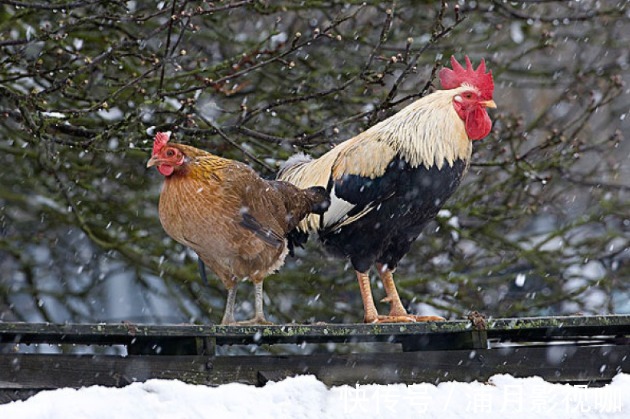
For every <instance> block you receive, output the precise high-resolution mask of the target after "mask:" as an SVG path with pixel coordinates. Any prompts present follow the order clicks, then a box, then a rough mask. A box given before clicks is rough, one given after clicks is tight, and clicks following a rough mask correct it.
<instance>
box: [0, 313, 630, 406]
mask: <svg viewBox="0 0 630 419" xmlns="http://www.w3.org/2000/svg"><path fill="white" fill-rule="evenodd" d="M619 372H626V373H628V372H630V316H629V315H617V316H588V317H586V316H585V317H582V316H572V317H540V318H520V319H489V320H487V321H486V320H484V319H483V318H481V317H472V318H471V320H470V321H449V322H442V323H412V324H352V325H348V324H322V325H319V324H318V325H293V324H290V325H274V326H247V327H240V326H196V325H168V326H166V325H164V326H162V325H161V326H153V325H138V324H129V323H125V324H31V323H2V322H0V402H1V401H4V402H6V401H8V400H13V399H18V398H24V397H27V396H28V395H30V394H33V393H34V392H36V391H40V390H42V389H54V388H60V387H82V386H89V385H105V386H124V385H126V384H129V383H132V382H135V381H145V380H148V379H151V378H163V379H179V380H182V381H185V382H189V383H196V384H207V385H219V384H224V383H229V382H241V383H249V384H253V385H263V384H265V383H266V382H267V381H270V380H273V381H276V380H280V379H282V378H284V377H287V376H292V375H296V374H313V375H315V376H317V378H319V379H320V380H321V381H323V382H324V383H326V384H328V385H340V384H350V385H354V384H358V383H361V384H364V383H417V382H431V383H438V382H442V381H453V380H456V381H467V382H469V381H474V380H478V381H483V380H486V379H488V378H489V377H490V376H492V375H494V374H500V373H507V374H512V375H514V376H517V377H525V376H533V375H536V376H540V377H542V378H544V379H545V380H547V381H551V382H566V383H581V384H590V385H598V384H602V383H606V382H608V381H609V380H610V379H611V378H612V377H614V376H615V375H616V374H618V373H619Z"/></svg>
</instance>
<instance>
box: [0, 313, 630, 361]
mask: <svg viewBox="0 0 630 419" xmlns="http://www.w3.org/2000/svg"><path fill="white" fill-rule="evenodd" d="M471 332H474V333H477V334H476V335H469V336H468V335H467V334H469V333H471ZM483 332H485V334H484V333H483ZM449 334H454V335H453V336H456V335H459V336H466V339H468V340H469V341H470V342H474V343H472V345H473V346H471V347H483V346H484V341H485V339H494V340H499V341H513V342H519V341H534V340H536V341H546V340H557V339H564V340H570V339H574V338H575V339H578V338H580V337H583V336H586V337H589V336H608V337H614V336H628V335H630V315H617V316H571V317H540V318H521V319H489V320H488V321H487V323H486V329H485V330H477V329H475V328H473V327H472V324H471V322H469V321H448V322H430V323H410V324H351V325H350V324H326V325H320V324H317V325H294V324H289V325H272V326H218V325H212V326H200V325H177V326H170V325H158V326H153V325H134V324H102V325H101V324H99V325H73V324H62V325H56V324H47V323H43V324H31V323H2V322H0V343H25V344H30V343H79V344H95V345H116V344H122V345H129V346H132V347H133V346H136V347H141V346H142V345H153V346H156V342H157V346H156V347H161V346H162V345H160V344H159V343H160V342H164V345H163V346H164V347H166V346H167V344H168V343H169V342H173V341H176V340H178V339H180V338H181V339H183V340H182V341H184V340H186V339H197V338H211V339H213V340H214V342H215V343H216V345H232V344H262V343H264V344H274V343H302V342H307V343H328V342H336V343H344V342H399V343H404V342H406V341H408V340H409V338H410V337H412V339H415V337H417V336H419V335H422V336H424V337H426V336H432V337H433V338H434V341H436V340H437V339H438V338H439V337H440V336H442V337H445V336H447V335H449ZM451 338H452V339H454V340H455V341H457V339H455V338H453V337H452V336H451ZM418 347H421V348H424V349H432V347H431V346H430V345H419V346H418ZM457 348H458V347H457V346H456V347H454V348H453V349H457ZM145 349H146V348H145ZM141 352H142V351H141ZM164 353H173V352H172V351H166V352H164Z"/></svg>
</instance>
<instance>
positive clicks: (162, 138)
mask: <svg viewBox="0 0 630 419" xmlns="http://www.w3.org/2000/svg"><path fill="white" fill-rule="evenodd" d="M169 138H171V132H170V131H167V132H158V133H157V134H155V140H153V154H158V153H159V152H160V150H162V147H164V146H165V145H166V143H168V140H169Z"/></svg>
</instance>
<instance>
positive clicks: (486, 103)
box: [479, 99, 497, 109]
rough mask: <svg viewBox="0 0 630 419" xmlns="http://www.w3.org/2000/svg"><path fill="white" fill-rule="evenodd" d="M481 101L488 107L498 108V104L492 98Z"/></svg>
mask: <svg viewBox="0 0 630 419" xmlns="http://www.w3.org/2000/svg"><path fill="white" fill-rule="evenodd" d="M479 103H481V104H482V105H483V106H485V107H486V108H492V109H496V107H497V104H496V103H494V100H492V99H490V100H484V101H483V102H479Z"/></svg>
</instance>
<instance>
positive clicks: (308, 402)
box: [0, 374, 630, 419]
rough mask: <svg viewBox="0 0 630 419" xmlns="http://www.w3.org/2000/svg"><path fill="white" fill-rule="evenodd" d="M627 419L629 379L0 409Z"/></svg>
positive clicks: (228, 393) (92, 416)
mask: <svg viewBox="0 0 630 419" xmlns="http://www.w3.org/2000/svg"><path fill="white" fill-rule="evenodd" d="M390 415H392V416H393V417H405V418H407V417H422V418H440V419H448V418H467V419H468V418H471V419H474V418H484V419H490V418H502V419H503V418H532V417H535V418H554V419H556V418H573V419H575V418H629V417H630V375H628V374H619V375H618V376H616V377H615V378H614V380H613V382H612V383H611V384H609V385H607V386H605V387H602V388H584V387H576V386H570V385H560V384H551V383H548V382H545V381H543V380H542V379H540V378H537V377H532V378H514V377H512V376H509V375H496V376H494V377H492V378H491V379H490V380H489V382H488V383H470V384H466V383H458V382H449V383H441V384H439V385H437V386H435V385H432V384H415V385H410V386H407V385H403V384H397V385H359V386H340V387H333V388H327V387H326V386H325V385H324V384H323V383H322V382H320V381H318V380H317V379H316V378H315V377H313V376H301V377H294V378H288V379H286V380H284V381H280V382H277V383H269V384H267V385H266V386H265V387H262V388H257V387H253V386H248V385H244V384H227V385H223V386H220V387H206V386H196V385H189V384H184V383H182V382H180V381H167V380H150V381H148V382H146V383H135V384H131V385H129V386H127V387H125V388H105V387H89V388H83V389H80V390H74V389H61V390H55V391H44V392H41V393H39V394H37V395H35V396H33V397H31V398H30V399H28V400H26V401H23V402H13V403H10V404H6V405H1V406H0V418H3V419H4V418H6V419H20V418H25V419H26V418H28V419H38V418H46V419H56V418H59V419H62V418H63V419H74V418H89V419H98V418H107V419H112V418H131V419H144V418H147V419H161V418H165V419H166V418H169V419H173V418H175V419H177V418H182V419H183V418H186V419H188V418H212V419H220V418H239V419H241V418H256V419H263V418H274V419H276V418H361V419H367V418H383V417H388V416H390Z"/></svg>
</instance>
